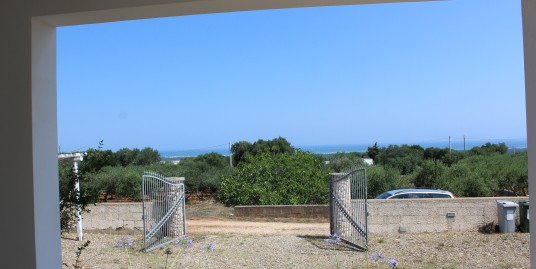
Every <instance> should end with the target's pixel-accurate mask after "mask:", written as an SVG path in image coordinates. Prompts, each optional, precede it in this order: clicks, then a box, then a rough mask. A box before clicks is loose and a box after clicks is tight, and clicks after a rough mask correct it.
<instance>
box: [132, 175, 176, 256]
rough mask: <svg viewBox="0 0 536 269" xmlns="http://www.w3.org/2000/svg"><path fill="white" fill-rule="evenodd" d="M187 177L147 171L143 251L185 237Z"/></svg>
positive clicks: (144, 181) (143, 199)
mask: <svg viewBox="0 0 536 269" xmlns="http://www.w3.org/2000/svg"><path fill="white" fill-rule="evenodd" d="M183 182H184V178H183V177H164V176H162V175H160V174H158V173H154V172H148V171H147V172H144V173H143V177H142V195H143V196H142V201H143V233H144V237H143V250H144V251H146V252H147V251H151V250H154V249H156V248H159V247H160V246H162V245H164V244H167V243H170V242H173V241H176V240H179V239H180V238H181V237H183V236H186V215H185V211H186V208H185V203H184V202H185V200H184V183H183Z"/></svg>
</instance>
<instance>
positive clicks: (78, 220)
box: [74, 158, 84, 241]
mask: <svg viewBox="0 0 536 269" xmlns="http://www.w3.org/2000/svg"><path fill="white" fill-rule="evenodd" d="M80 161H82V160H80ZM74 173H75V175H76V184H75V186H74V190H75V191H76V193H77V195H76V199H78V202H80V179H79V178H78V158H76V159H75V160H74ZM76 235H77V238H78V241H82V240H84V230H83V225H82V209H81V206H80V205H78V206H77V208H76Z"/></svg>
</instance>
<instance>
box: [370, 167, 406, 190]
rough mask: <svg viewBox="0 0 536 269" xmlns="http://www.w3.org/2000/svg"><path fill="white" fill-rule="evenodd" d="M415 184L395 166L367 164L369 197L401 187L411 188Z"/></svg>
mask: <svg viewBox="0 0 536 269" xmlns="http://www.w3.org/2000/svg"><path fill="white" fill-rule="evenodd" d="M412 186H413V185H412V184H411V182H409V180H407V179H406V177H402V176H401V175H400V172H399V171H398V170H397V169H395V168H393V167H385V166H380V165H373V166H367V194H368V198H374V197H376V196H378V195H379V194H381V193H383V192H385V191H388V190H392V189H400V188H410V187H412Z"/></svg>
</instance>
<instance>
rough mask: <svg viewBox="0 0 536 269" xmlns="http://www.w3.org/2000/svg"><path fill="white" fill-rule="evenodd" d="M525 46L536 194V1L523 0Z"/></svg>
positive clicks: (533, 210)
mask: <svg viewBox="0 0 536 269" xmlns="http://www.w3.org/2000/svg"><path fill="white" fill-rule="evenodd" d="M521 4H522V13H523V46H524V50H525V51H524V53H525V98H526V106H527V108H526V109H527V140H528V141H527V142H528V149H529V193H530V194H531V195H536V153H535V152H536V1H534V0H522V1H521ZM529 210H530V215H532V216H536V204H535V203H534V201H533V203H532V206H531V207H529ZM530 226H531V227H530V229H531V231H536V222H535V221H531V222H530ZM533 234H536V233H535V232H532V233H531V236H530V237H531V238H530V261H531V264H536V237H534V236H532V235H533Z"/></svg>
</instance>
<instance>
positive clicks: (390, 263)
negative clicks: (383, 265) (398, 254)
mask: <svg viewBox="0 0 536 269" xmlns="http://www.w3.org/2000/svg"><path fill="white" fill-rule="evenodd" d="M387 264H388V265H389V266H391V267H395V266H397V265H398V261H396V260H395V259H390V260H389V261H388V262H387Z"/></svg>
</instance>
